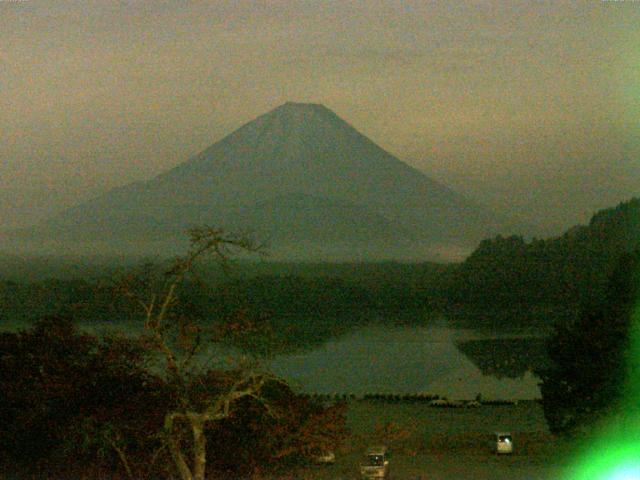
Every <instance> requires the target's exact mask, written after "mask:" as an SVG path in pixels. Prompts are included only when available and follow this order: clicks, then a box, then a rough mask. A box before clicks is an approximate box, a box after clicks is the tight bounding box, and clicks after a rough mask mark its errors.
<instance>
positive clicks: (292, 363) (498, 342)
mask: <svg viewBox="0 0 640 480" xmlns="http://www.w3.org/2000/svg"><path fill="white" fill-rule="evenodd" d="M510 341H515V342H517V344H518V345H519V349H518V351H517V353H518V354H521V351H522V346H523V342H524V345H527V342H529V341H530V342H532V344H533V345H535V346H536V348H539V347H540V345H541V342H542V340H541V339H540V338H539V337H533V336H531V337H524V336H514V335H510V336H505V335H495V336H491V335H488V334H487V333H479V332H476V331H473V330H468V329H455V328H450V327H446V326H424V327H422V326H420V327H416V326H397V325H394V326H386V325H380V324H373V325H367V326H363V327H360V328H357V329H355V330H353V331H351V332H349V333H347V334H345V335H343V336H341V337H339V338H334V339H330V340H328V341H327V342H326V343H324V344H323V345H321V346H319V347H317V348H315V349H313V350H311V351H306V352H303V353H297V354H288V355H280V356H277V357H275V358H274V359H273V360H272V361H271V362H270V367H271V369H272V370H273V372H274V373H276V374H277V375H280V376H282V377H284V378H285V379H287V380H288V381H289V382H291V384H292V385H293V386H294V387H297V388H299V389H300V390H302V391H306V392H309V393H323V394H327V393H340V394H342V393H347V394H355V395H364V394H367V393H392V394H415V393H432V394H438V395H441V396H447V397H448V398H450V399H473V398H475V397H476V395H477V394H481V395H482V397H483V399H518V400H520V399H522V400H524V399H534V398H540V389H539V387H538V382H539V380H538V378H537V377H535V376H534V375H533V374H532V373H531V371H530V370H524V369H522V368H521V370H520V372H516V373H515V374H513V373H512V374H511V375H508V374H503V375H500V374H499V371H493V373H492V374H486V373H483V371H482V370H481V366H482V365H476V363H474V361H472V358H474V357H473V355H469V352H467V354H465V353H463V350H465V349H464V348H461V347H462V346H464V345H472V346H474V349H473V350H475V351H480V352H481V353H483V355H481V356H480V357H482V358H484V359H485V360H486V359H487V358H490V359H492V360H494V361H493V363H494V364H495V365H500V364H501V363H504V364H505V367H509V365H510V364H512V363H513V362H512V361H510V360H509V359H510V358H511V355H510V353H511V350H510V349H509V348H505V344H506V345H507V347H508V346H509V345H510V344H511V343H513V342H510ZM478 347H480V348H478ZM525 351H526V348H525ZM470 356H471V358H470ZM474 359H475V358H474ZM478 363H480V362H478ZM505 371H506V372H508V369H507V370H505ZM511 377H513V378H511Z"/></svg>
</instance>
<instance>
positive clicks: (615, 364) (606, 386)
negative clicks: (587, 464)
mask: <svg viewBox="0 0 640 480" xmlns="http://www.w3.org/2000/svg"><path fill="white" fill-rule="evenodd" d="M639 323H640V250H636V251H635V252H633V253H630V254H625V255H623V256H621V257H620V259H619V262H618V264H617V267H616V268H615V270H614V272H613V274H612V275H611V277H610V279H609V281H608V283H607V287H606V289H605V291H604V293H602V294H599V293H597V292H594V294H593V296H591V297H589V298H588V299H587V300H585V301H584V302H583V304H582V306H581V310H580V315H579V316H578V318H577V319H576V320H575V321H574V322H570V323H567V324H559V325H557V327H556V332H555V334H554V336H553V337H552V338H551V339H550V341H549V345H548V353H549V357H550V361H551V365H550V367H549V368H546V369H543V370H541V371H540V372H538V373H539V374H540V376H541V378H542V384H541V392H542V398H543V406H544V412H545V416H546V418H547V423H548V425H549V428H550V430H551V431H552V432H554V433H560V434H574V433H577V432H579V431H581V430H585V429H588V428H589V427H590V426H592V425H594V424H595V423H597V422H598V420H599V419H602V418H605V417H607V416H609V415H616V414H623V415H624V414H629V413H631V411H633V413H638V410H637V409H638V407H637V406H634V404H631V403H630V402H627V401H626V400H629V399H630V396H632V395H634V392H633V388H632V385H635V388H636V389H637V388H638V386H639V382H640V358H638V357H637V354H638V351H637V347H638V345H635V347H636V351H633V345H632V344H631V342H632V340H634V339H635V341H636V342H638V341H640V338H636V337H637V334H638V332H639V331H640V330H639V328H640V325H639ZM634 333H635V337H634ZM634 354H635V355H634ZM636 400H638V399H636Z"/></svg>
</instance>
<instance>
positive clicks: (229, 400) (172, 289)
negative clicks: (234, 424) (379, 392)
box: [123, 227, 279, 480]
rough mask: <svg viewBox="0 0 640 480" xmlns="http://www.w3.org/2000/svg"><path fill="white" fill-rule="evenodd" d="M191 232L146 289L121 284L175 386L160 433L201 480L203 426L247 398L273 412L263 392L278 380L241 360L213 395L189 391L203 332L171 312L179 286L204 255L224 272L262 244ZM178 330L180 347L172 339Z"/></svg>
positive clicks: (190, 478) (179, 462)
mask: <svg viewBox="0 0 640 480" xmlns="http://www.w3.org/2000/svg"><path fill="white" fill-rule="evenodd" d="M189 234H190V240H191V247H190V249H189V251H188V253H187V254H186V255H185V256H184V257H180V258H178V259H177V260H176V261H175V262H174V263H173V264H172V265H171V267H170V268H169V269H168V270H167V271H166V272H164V274H163V278H162V279H161V281H160V283H159V284H155V285H152V284H151V283H145V282H143V283H145V284H144V287H145V288H144V289H141V288H139V287H140V285H139V282H138V285H136V281H139V280H140V279H136V278H134V277H129V278H128V279H127V281H126V282H124V283H123V289H124V292H125V293H126V294H127V295H128V296H130V297H131V298H133V299H134V300H135V301H136V302H137V303H138V305H139V306H140V308H141V309H142V311H143V312H144V318H145V322H144V327H145V345H146V346H147V347H148V349H149V350H151V351H155V352H159V353H160V354H161V357H162V358H163V360H164V365H165V367H166V374H167V376H168V379H169V380H170V381H171V382H173V383H174V384H175V385H176V390H177V392H178V393H177V406H176V408H175V409H174V410H173V411H170V412H167V413H166V415H165V420H164V434H165V438H166V442H167V444H168V448H169V450H170V452H171V456H172V458H173V461H174V463H175V466H176V468H177V470H178V473H179V475H180V478H181V479H182V480H203V479H204V478H205V469H206V462H207V448H206V436H205V427H206V426H207V424H209V423H212V422H217V421H220V420H222V419H225V418H228V417H229V415H230V413H231V412H232V408H233V405H234V403H236V402H237V401H238V400H240V399H242V398H247V397H249V398H252V399H254V400H255V401H257V402H259V403H260V404H262V405H263V406H264V408H265V409H266V411H267V412H269V413H270V414H272V415H275V412H274V411H273V409H272V408H271V406H270V404H269V402H268V401H267V399H266V398H265V397H264V396H263V395H262V391H263V387H264V386H265V384H266V383H267V382H272V381H279V380H277V379H275V377H273V376H272V375H271V374H269V373H268V372H266V371H263V370H261V369H259V368H257V367H256V365H255V364H253V363H247V362H240V363H239V364H238V365H237V367H236V368H235V369H234V370H233V374H234V376H235V378H234V381H232V382H231V383H230V385H228V386H227V387H226V388H224V389H223V391H222V392H221V393H218V394H215V395H213V394H212V395H211V396H210V397H209V398H207V399H206V401H205V402H204V403H203V402H202V401H195V400H194V399H193V398H192V396H191V395H190V391H191V387H192V382H193V381H194V380H193V379H194V376H193V375H192V370H193V362H194V359H195V358H196V356H197V354H198V353H199V352H201V350H202V348H203V345H204V343H203V335H204V334H205V333H206V332H205V330H204V328H203V327H202V325H198V324H197V323H196V322H193V321H190V320H188V319H185V318H182V317H178V318H176V317H175V316H172V315H170V313H171V312H172V309H174V307H175V306H176V304H177V303H178V301H179V299H178V289H179V287H180V285H181V284H182V283H183V282H184V281H185V279H186V277H187V276H188V275H189V274H191V273H193V267H194V265H195V263H196V262H197V261H198V260H200V259H202V258H204V257H206V256H208V257H211V258H213V260H214V261H215V262H216V263H217V264H218V265H220V266H221V267H222V268H223V269H225V270H227V269H228V268H229V264H230V261H231V259H232V258H234V257H235V256H237V255H238V254H241V253H247V252H250V253H261V252H262V251H263V247H262V246H261V245H259V244H257V243H256V242H255V241H253V240H252V239H251V238H250V237H249V236H247V235H235V234H229V233H226V232H224V231H223V230H221V229H216V228H211V227H204V228H196V229H192V230H190V231H189ZM145 289H146V292H145ZM176 331H177V332H178V340H179V344H178V345H177V344H176V342H175V338H174V335H175V332H176ZM200 381H201V379H200ZM181 427H182V428H181ZM184 427H187V429H188V431H189V432H190V437H191V438H190V443H191V455H189V453H188V448H186V447H185V446H184V445H183V443H181V437H182V432H183V431H184Z"/></svg>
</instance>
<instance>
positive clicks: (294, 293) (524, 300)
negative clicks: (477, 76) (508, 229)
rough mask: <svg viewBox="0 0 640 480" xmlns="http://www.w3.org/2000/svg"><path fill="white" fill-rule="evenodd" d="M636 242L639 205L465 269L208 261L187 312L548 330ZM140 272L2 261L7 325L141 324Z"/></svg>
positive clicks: (321, 322) (341, 323)
mask: <svg viewBox="0 0 640 480" xmlns="http://www.w3.org/2000/svg"><path fill="white" fill-rule="evenodd" d="M638 246H640V200H639V199H633V200H631V201H629V202H626V203H622V204H620V205H618V206H617V207H615V208H612V209H608V210H603V211H601V212H599V213H597V214H596V215H595V216H594V217H593V218H592V220H591V222H590V223H589V225H587V226H580V227H575V228H573V229H571V230H569V231H568V232H567V233H565V234H564V235H562V236H560V237H558V238H552V239H547V240H539V239H533V240H531V241H526V240H525V239H523V238H522V237H519V236H511V237H503V236H498V237H496V238H493V239H489V240H484V241H483V242H481V243H480V245H479V246H478V248H477V249H476V250H475V251H474V252H473V253H472V254H471V255H470V256H469V258H467V259H466V260H465V261H464V262H462V263H460V264H451V265H438V264H434V263H427V262H425V263H416V264H408V263H395V262H381V263H286V262H268V261H265V262H246V261H243V262H238V263H236V264H234V265H233V268H232V270H231V272H232V274H231V276H230V277H228V276H226V275H223V274H222V273H221V272H220V271H219V269H217V268H216V267H215V266H214V265H204V266H200V267H199V269H198V270H197V276H196V279H194V280H192V281H191V282H190V283H188V284H186V286H185V287H184V288H183V290H182V291H181V292H180V297H181V300H182V303H183V308H182V312H183V313H184V314H189V315H193V316H196V317H198V318H201V319H205V320H206V319H209V320H211V319H216V318H217V319H229V318H232V317H233V316H234V315H239V314H241V315H244V316H246V317H248V318H250V319H251V320H252V321H266V320H268V322H269V324H270V325H271V326H272V327H273V330H274V332H276V334H277V335H279V336H281V337H286V339H285V338H279V341H281V342H283V341H284V342H285V343H291V344H305V343H306V342H309V341H312V340H314V339H315V340H316V341H317V339H318V338H320V337H324V336H326V335H331V334H335V333H340V332H343V331H344V330H345V329H347V328H350V327H351V326H353V325H356V324H360V323H361V322H366V321H369V320H371V319H372V318H378V317H380V316H383V317H386V318H395V319H400V320H402V319H403V318H405V319H406V320H407V321H412V322H416V321H418V322H421V321H423V320H424V318H425V317H426V315H421V314H416V312H432V313H433V312H438V313H444V314H446V315H447V316H448V317H449V318H453V319H454V321H458V322H461V323H464V324H466V325H468V326H475V327H483V326H484V327H488V328H500V327H501V326H502V327H509V326H514V325H516V326H519V327H522V326H526V325H532V326H544V325H549V324H551V323H553V322H554V321H557V320H558V319H562V318H571V317H572V316H573V315H574V313H575V311H577V308H578V305H580V304H581V303H582V302H583V301H584V300H585V299H586V298H593V297H594V296H599V295H601V294H602V292H603V290H604V286H605V285H606V282H607V278H608V277H609V276H610V274H611V272H612V270H613V268H614V266H615V265H616V263H617V261H618V259H619V258H620V256H621V255H622V254H623V253H625V252H630V251H632V250H633V249H634V248H637V247H638ZM138 260H139V259H138ZM133 265H134V262H133V260H131V259H129V260H124V259H113V260H112V261H111V262H109V261H108V260H107V259H104V258H101V259H93V260H92V259H84V260H82V261H81V262H77V261H76V262H75V263H74V261H73V259H57V260H56V259H50V258H45V257H41V258H34V259H30V260H29V259H27V260H25V259H19V258H17V257H0V321H2V319H3V318H4V319H12V320H18V321H33V320H35V319H38V318H41V317H42V316H43V315H45V314H68V315H72V316H73V317H74V318H76V319H77V320H80V321H111V322H115V321H119V320H123V319H129V318H133V317H135V316H139V312H138V311H137V310H136V309H135V307H134V305H132V303H131V301H130V300H129V299H127V298H126V297H125V296H124V295H122V294H121V293H119V292H117V289H116V288H115V287H114V285H116V284H117V279H118V277H119V275H122V272H127V271H128V270H130V269H131V267H132V266H133ZM159 268H161V266H160V267H159ZM407 312H408V313H407ZM405 313H406V315H404V314H405ZM431 316H432V317H433V315H431ZM285 331H286V332H288V333H283V332H285ZM285 340H286V341H285Z"/></svg>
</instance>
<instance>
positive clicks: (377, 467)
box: [360, 446, 389, 480]
mask: <svg viewBox="0 0 640 480" xmlns="http://www.w3.org/2000/svg"><path fill="white" fill-rule="evenodd" d="M360 473H361V474H362V478H363V480H364V479H367V480H369V479H376V480H379V479H389V452H388V450H387V447H385V446H378V447H369V448H368V449H367V453H366V454H365V457H364V459H363V461H362V463H361V464H360Z"/></svg>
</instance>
